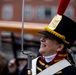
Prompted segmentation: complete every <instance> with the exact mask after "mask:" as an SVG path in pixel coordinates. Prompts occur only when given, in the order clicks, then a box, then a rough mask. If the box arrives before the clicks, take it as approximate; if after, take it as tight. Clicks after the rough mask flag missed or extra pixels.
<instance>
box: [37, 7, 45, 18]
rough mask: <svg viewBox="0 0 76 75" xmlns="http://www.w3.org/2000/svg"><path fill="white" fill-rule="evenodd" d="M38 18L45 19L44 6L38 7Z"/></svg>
mask: <svg viewBox="0 0 76 75" xmlns="http://www.w3.org/2000/svg"><path fill="white" fill-rule="evenodd" d="M36 17H37V18H38V19H44V18H45V8H44V7H43V6H39V7H36Z"/></svg>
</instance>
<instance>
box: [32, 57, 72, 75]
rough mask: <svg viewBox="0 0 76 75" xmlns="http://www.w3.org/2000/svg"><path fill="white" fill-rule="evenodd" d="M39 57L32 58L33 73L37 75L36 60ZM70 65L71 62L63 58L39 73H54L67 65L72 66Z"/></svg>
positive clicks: (42, 74)
mask: <svg viewBox="0 0 76 75" xmlns="http://www.w3.org/2000/svg"><path fill="white" fill-rule="evenodd" d="M37 59H38V58H36V59H34V60H32V75H36V62H37ZM70 65H71V64H70V63H69V62H68V61H67V60H66V59H63V60H61V61H59V62H57V63H55V64H54V65H52V66H50V67H48V68H47V69H45V70H43V71H42V72H40V73H39V74H37V75H47V74H50V75H53V74H55V73H56V72H58V71H60V70H61V69H63V68H65V67H67V66H70Z"/></svg>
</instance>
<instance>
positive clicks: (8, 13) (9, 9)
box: [2, 4, 13, 20]
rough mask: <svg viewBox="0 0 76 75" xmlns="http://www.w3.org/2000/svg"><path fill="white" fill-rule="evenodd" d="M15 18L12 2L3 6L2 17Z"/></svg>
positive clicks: (6, 18)
mask: <svg viewBox="0 0 76 75" xmlns="http://www.w3.org/2000/svg"><path fill="white" fill-rule="evenodd" d="M12 18H13V6H12V5H10V4H7V5H4V6H3V8H2V19H4V20H11V19H12Z"/></svg>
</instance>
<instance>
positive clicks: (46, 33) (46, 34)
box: [39, 31, 64, 43]
mask: <svg viewBox="0 0 76 75" xmlns="http://www.w3.org/2000/svg"><path fill="white" fill-rule="evenodd" d="M39 33H40V34H42V35H45V36H48V37H51V38H53V39H55V40H57V41H58V42H59V43H64V42H63V40H62V39H60V38H58V37H56V36H55V35H53V34H52V33H49V32H47V31H41V32H39Z"/></svg>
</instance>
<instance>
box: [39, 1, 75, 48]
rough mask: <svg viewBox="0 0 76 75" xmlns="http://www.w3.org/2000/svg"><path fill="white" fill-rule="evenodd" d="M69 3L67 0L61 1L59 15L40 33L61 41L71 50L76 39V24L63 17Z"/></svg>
mask: <svg viewBox="0 0 76 75" xmlns="http://www.w3.org/2000/svg"><path fill="white" fill-rule="evenodd" d="M69 1H70V0H67V3H66V0H61V2H60V5H59V8H58V12H57V15H56V16H54V18H53V19H52V21H51V22H50V24H49V25H48V26H46V27H45V28H44V31H41V32H39V33H41V34H43V35H46V36H49V37H53V38H54V39H57V40H58V39H60V40H61V41H62V42H63V43H64V44H65V45H66V46H67V48H70V47H71V46H72V45H73V43H74V41H75V39H76V22H74V21H73V20H71V19H70V18H68V17H66V16H64V15H63V13H64V10H65V8H66V7H67V5H68V3H69ZM62 3H63V4H62ZM64 3H65V7H64V6H63V7H64V9H62V5H64ZM60 6H61V7H60Z"/></svg>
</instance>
